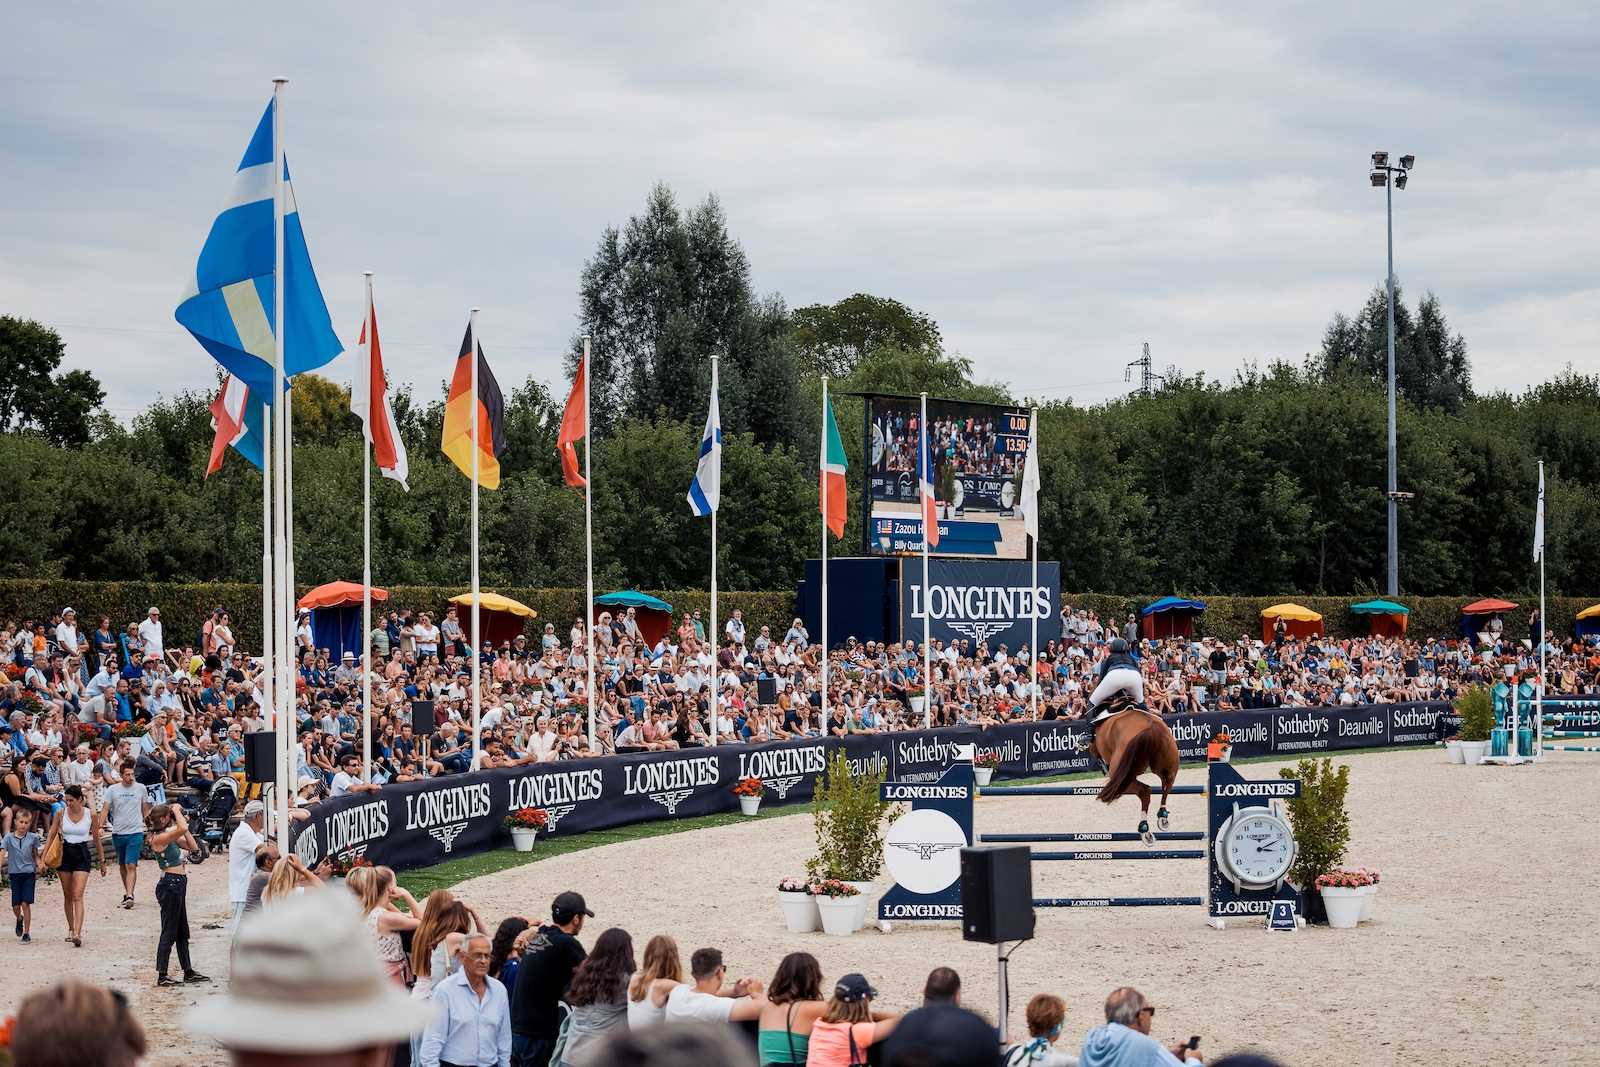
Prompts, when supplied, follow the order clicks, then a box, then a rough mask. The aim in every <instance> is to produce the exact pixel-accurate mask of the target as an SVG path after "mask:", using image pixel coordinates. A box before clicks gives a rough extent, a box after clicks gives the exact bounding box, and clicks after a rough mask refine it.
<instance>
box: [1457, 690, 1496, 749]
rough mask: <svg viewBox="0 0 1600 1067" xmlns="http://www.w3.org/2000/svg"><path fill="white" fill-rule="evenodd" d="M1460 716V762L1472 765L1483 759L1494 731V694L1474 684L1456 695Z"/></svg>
mask: <svg viewBox="0 0 1600 1067" xmlns="http://www.w3.org/2000/svg"><path fill="white" fill-rule="evenodd" d="M1455 707H1456V714H1458V715H1460V716H1461V762H1462V763H1465V764H1466V765H1467V766H1469V767H1470V766H1473V765H1474V764H1476V763H1478V762H1479V761H1480V760H1482V759H1483V750H1484V749H1486V748H1488V747H1489V735H1490V734H1491V733H1492V732H1493V731H1494V696H1493V694H1491V693H1490V692H1489V690H1488V688H1487V687H1486V686H1481V685H1475V686H1473V687H1472V688H1470V689H1468V690H1467V691H1466V692H1465V693H1462V694H1461V695H1460V696H1458V697H1456V702H1455Z"/></svg>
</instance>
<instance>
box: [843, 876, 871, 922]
mask: <svg viewBox="0 0 1600 1067" xmlns="http://www.w3.org/2000/svg"><path fill="white" fill-rule="evenodd" d="M845 885H853V886H855V887H856V888H857V889H859V890H861V895H860V896H855V897H851V898H850V899H851V900H853V901H855V905H856V929H857V930H859V929H861V928H862V927H863V926H865V925H867V904H868V903H869V902H870V901H871V899H872V883H871V882H850V881H847V882H845Z"/></svg>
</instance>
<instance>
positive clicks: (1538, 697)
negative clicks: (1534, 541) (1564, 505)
mask: <svg viewBox="0 0 1600 1067" xmlns="http://www.w3.org/2000/svg"><path fill="white" fill-rule="evenodd" d="M1539 512H1540V517H1541V518H1543V515H1544V460H1542V459H1541V460H1540V461H1539ZM1539 535H1540V540H1539V635H1538V637H1537V638H1536V640H1537V641H1538V642H1539V684H1538V687H1537V688H1535V689H1534V691H1533V707H1534V716H1533V723H1534V726H1533V758H1534V760H1535V761H1537V762H1539V763H1543V762H1544V679H1545V674H1544V631H1545V628H1546V626H1547V625H1548V624H1547V623H1546V622H1545V617H1544V524H1543V523H1542V522H1541V523H1540V524H1539Z"/></svg>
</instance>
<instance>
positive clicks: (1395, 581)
mask: <svg viewBox="0 0 1600 1067" xmlns="http://www.w3.org/2000/svg"><path fill="white" fill-rule="evenodd" d="M1383 198H1384V201H1385V203H1386V205H1387V207H1388V219H1389V596H1390V597H1397V596H1399V595H1400V504H1399V501H1398V500H1397V499H1396V498H1395V493H1397V492H1399V490H1400V485H1399V482H1398V480H1397V472H1396V469H1395V443H1394V180H1393V177H1392V176H1391V175H1390V174H1389V173H1388V172H1387V171H1386V172H1385V173H1384V183H1383Z"/></svg>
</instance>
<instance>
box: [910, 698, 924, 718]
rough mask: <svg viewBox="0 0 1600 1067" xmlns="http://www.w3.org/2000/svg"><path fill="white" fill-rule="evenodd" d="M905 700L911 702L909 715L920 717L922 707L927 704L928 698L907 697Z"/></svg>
mask: <svg viewBox="0 0 1600 1067" xmlns="http://www.w3.org/2000/svg"><path fill="white" fill-rule="evenodd" d="M907 699H909V700H910V701H911V714H913V715H921V714H922V708H923V705H925V704H926V703H927V702H928V698H927V697H908V698H907Z"/></svg>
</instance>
